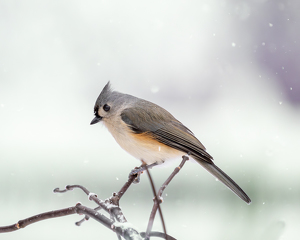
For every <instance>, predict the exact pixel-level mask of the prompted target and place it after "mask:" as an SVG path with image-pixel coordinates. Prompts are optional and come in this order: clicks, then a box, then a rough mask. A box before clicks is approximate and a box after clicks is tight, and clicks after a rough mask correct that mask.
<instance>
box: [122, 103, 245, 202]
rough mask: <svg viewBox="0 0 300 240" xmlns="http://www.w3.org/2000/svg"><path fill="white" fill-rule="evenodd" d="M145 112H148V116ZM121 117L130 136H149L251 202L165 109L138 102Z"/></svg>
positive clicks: (195, 139)
mask: <svg viewBox="0 0 300 240" xmlns="http://www.w3.org/2000/svg"><path fill="white" fill-rule="evenodd" d="M147 109H151V113H150V112H149V110H147ZM162 116H163V117H162ZM121 118H122V120H123V121H124V122H125V123H126V124H127V125H128V126H129V127H130V128H131V130H132V132H133V133H135V134H141V133H144V134H149V135H151V137H153V138H154V139H156V140H157V141H159V142H161V143H163V144H165V145H167V146H170V147H173V148H175V149H177V150H179V151H182V152H186V153H188V154H190V155H191V156H192V157H193V158H194V159H195V160H196V161H197V162H198V163H199V164H200V165H201V166H203V167H204V168H205V169H206V170H207V171H208V172H210V173H211V174H212V175H214V176H215V177H216V178H218V179H219V180H220V181H221V182H222V183H224V184H225V185H226V186H227V187H228V188H229V189H230V190H231V191H233V192H234V193H235V194H236V195H237V196H239V197H240V198H241V199H242V200H244V201H245V202H246V203H250V202H251V199H250V198H249V197H248V196H247V194H246V193H245V192H244V191H243V190H242V189H241V188H240V187H239V186H238V185H237V184H236V183H235V182H234V181H233V180H232V179H231V178H230V177H229V176H228V175H227V174H226V173H224V172H223V171H222V170H221V169H220V168H218V167H217V166H216V165H215V164H214V163H213V161H212V157H211V156H210V155H209V154H208V153H207V152H206V151H205V147H204V146H203V145H202V144H201V143H200V141H199V140H198V139H197V138H196V137H195V136H194V134H193V133H192V132H191V131H190V130H189V129H188V128H187V127H185V126H184V125H183V124H182V123H181V122H179V121H178V120H176V119H175V118H174V117H173V116H172V115H171V114H170V113H169V112H168V111H166V110H165V109H163V108H161V107H159V106H157V105H155V104H153V103H150V102H146V101H145V102H141V101H139V106H138V107H137V106H135V107H134V108H126V109H125V110H123V112H122V114H121Z"/></svg>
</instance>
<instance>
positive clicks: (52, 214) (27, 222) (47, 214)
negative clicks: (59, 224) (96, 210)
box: [0, 207, 76, 233]
mask: <svg viewBox="0 0 300 240" xmlns="http://www.w3.org/2000/svg"><path fill="white" fill-rule="evenodd" d="M75 213H76V207H69V208H64V209H60V210H55V211H50V212H45V213H40V214H37V215H35V216H32V217H29V218H25V219H23V220H20V221H18V222H17V223H16V224H13V225H10V226H4V227H0V233H4V232H13V231H16V230H19V229H20V228H25V227H27V226H28V225H30V224H33V223H36V222H39V221H42V220H46V219H50V218H57V217H63V216H67V215H71V214H75Z"/></svg>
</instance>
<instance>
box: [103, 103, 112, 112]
mask: <svg viewBox="0 0 300 240" xmlns="http://www.w3.org/2000/svg"><path fill="white" fill-rule="evenodd" d="M103 110H104V111H105V112H108V111H109V110H110V106H108V105H107V104H104V106H103Z"/></svg>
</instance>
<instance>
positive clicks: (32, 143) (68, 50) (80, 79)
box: [0, 0, 300, 240]
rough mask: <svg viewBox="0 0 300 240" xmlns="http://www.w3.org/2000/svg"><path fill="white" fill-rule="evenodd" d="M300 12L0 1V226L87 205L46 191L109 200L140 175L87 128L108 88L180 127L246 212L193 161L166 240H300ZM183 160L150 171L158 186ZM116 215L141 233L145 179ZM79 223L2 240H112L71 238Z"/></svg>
mask: <svg viewBox="0 0 300 240" xmlns="http://www.w3.org/2000/svg"><path fill="white" fill-rule="evenodd" d="M299 10H300V2H299V1H297V0H289V1H279V0H251V1H236V0H221V1H220V0H209V1H208V0H197V1H170V0H164V1H155V0H154V1H148V2H147V1H137V0H134V1H113V0H109V1H105V0H103V1H100V0H97V1H96V0H95V1H92V0H91V1H46V0H45V1H30V0H28V1H10V0H7V1H5V0H0V122H1V124H0V136H1V137H0V161H1V167H0V212H1V214H0V225H2V226H4V225H10V224H13V223H15V222H17V221H18V220H20V219H23V218H26V217H29V216H32V215H35V214H38V213H41V212H45V211H50V210H55V209H59V208H64V207H68V206H73V205H74V204H75V203H76V202H78V201H80V202H82V203H83V204H86V205H89V206H94V205H93V203H91V202H89V201H88V200H87V197H86V196H85V195H84V194H83V193H82V192H80V191H79V190H76V191H72V192H69V193H66V194H53V193H52V190H53V189H54V188H56V187H60V188H63V187H64V186H65V185H67V184H82V185H84V186H86V187H87V188H88V189H90V190H91V191H92V192H96V193H97V194H98V196H99V197H100V198H102V199H105V198H108V197H109V196H111V194H112V192H115V191H118V190H119V189H120V187H121V186H122V184H123V183H124V182H125V181H126V179H127V176H128V173H129V172H130V170H131V169H132V168H134V167H135V166H137V165H139V161H138V160H136V159H133V157H131V156H130V155H128V154H127V153H126V152H124V151H123V150H122V149H121V148H120V147H119V146H118V145H117V143H116V142H115V141H114V139H113V138H112V136H111V135H110V134H109V133H108V131H107V130H106V129H105V127H103V126H101V124H98V125H93V126H90V125H89V123H90V121H91V120H92V118H93V106H94V102H95V100H96V98H97V96H98V94H99V93H100V91H101V90H102V88H103V86H104V85H105V84H106V83H107V82H108V81H109V80H110V81H111V83H112V85H113V87H114V89H116V90H118V91H121V92H125V93H129V94H132V95H135V96H138V97H141V98H144V99H147V100H150V101H152V102H155V103H157V104H159V105H161V106H163V107H164V108H166V109H168V110H169V111H170V112H171V113H172V114H173V115H174V116H176V117H177V118H178V119H179V120H180V121H182V122H183V123H184V124H185V125H187V126H188V127H189V128H190V129H191V130H192V131H193V132H194V133H195V135H196V136H197V137H198V138H199V139H200V141H201V142H202V143H203V144H204V145H205V146H206V148H207V150H208V152H209V153H210V154H211V155H212V156H213V157H214V159H215V163H216V164H217V165H218V166H219V167H221V168H222V169H223V170H224V171H225V172H227V173H228V174H229V175H230V176H231V177H232V178H233V179H234V180H236V181H237V182H238V184H239V185H240V186H241V187H242V188H243V189H244V190H245V191H246V192H247V193H248V194H249V196H250V197H251V199H252V201H253V202H252V204H251V205H246V204H245V203H244V202H242V201H241V200H240V199H239V198H237V197H236V196H235V195H234V194H232V193H231V192H230V191H229V190H228V189H226V187H224V186H223V185H222V184H220V183H219V182H218V181H216V180H215V179H214V178H213V177H212V176H210V175H209V174H208V173H207V172H206V171H205V170H204V169H202V168H201V167H200V166H198V165H197V164H195V163H192V162H188V163H187V164H186V165H185V167H184V168H183V169H182V171H181V172H180V174H179V175H178V176H176V178H175V179H174V180H173V181H172V182H171V184H170V185H169V187H168V188H167V189H166V191H165V194H164V204H163V205H162V208H163V212H164V216H165V220H166V225H167V230H168V233H169V234H170V235H172V236H174V237H175V238H177V239H207V240H210V239H222V240H226V239H228V240H232V239H244V240H248V239H249V240H250V239H251V240H252V239H264V240H275V239H281V240H283V239H289V240H291V239H298V238H299V225H300V211H299V210H300V207H299V200H300V185H299V170H300V168H299V167H300V163H299V155H298V152H299V151H298V149H299V145H300V140H299V134H300V122H299V117H300V109H299V108H300V79H299V78H300V70H299V69H300V68H299V62H300V45H299V41H300V31H299V29H300V22H299V21H300V15H299ZM179 160H180V159H179ZM179 160H178V161H174V162H173V163H171V164H170V166H169V167H164V168H155V169H153V170H152V175H153V177H154V179H155V183H156V186H157V187H158V186H159V185H160V184H162V182H163V181H164V180H165V179H166V177H167V176H168V175H169V174H170V173H171V172H172V170H173V168H174V167H175V166H176V164H178V163H179ZM121 207H122V209H123V211H124V213H125V216H126V217H127V219H128V220H129V221H130V222H131V223H132V224H133V225H135V226H136V227H137V228H138V229H140V230H144V229H146V225H147V221H148V218H149V214H150V210H151V207H152V194H151V190H150V186H149V181H148V179H147V177H146V175H145V176H142V181H141V183H140V184H137V185H134V186H132V187H131V188H130V190H129V191H128V193H127V194H126V195H125V196H124V198H123V199H122V200H121ZM79 219H80V217H79V216H77V215H73V216H68V217H64V218H60V219H54V220H53V219H52V220H47V221H43V222H40V223H37V224H34V225H31V226H29V227H27V228H25V229H22V230H20V231H17V232H14V233H6V234H1V235H0V239H6V240H15V239H29V238H30V239H32V240H35V239H44V240H48V239H49V240H50V239H65V238H68V239H87V238H93V239H95V238H99V239H116V236H115V234H113V233H112V232H110V231H109V230H107V229H105V228H104V227H103V226H102V225H100V224H98V223H96V222H94V221H88V222H86V223H84V225H82V227H76V226H75V225H74V222H75V221H77V220H79ZM154 230H158V231H161V225H160V220H159V219H157V220H156V223H155V226H154Z"/></svg>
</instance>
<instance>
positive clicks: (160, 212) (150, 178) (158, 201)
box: [146, 168, 167, 236]
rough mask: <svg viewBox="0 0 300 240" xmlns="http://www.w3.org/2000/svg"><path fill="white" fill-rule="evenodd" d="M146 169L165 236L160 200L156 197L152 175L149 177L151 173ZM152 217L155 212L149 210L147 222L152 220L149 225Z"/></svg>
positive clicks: (165, 230)
mask: <svg viewBox="0 0 300 240" xmlns="http://www.w3.org/2000/svg"><path fill="white" fill-rule="evenodd" d="M146 171H147V174H148V177H149V180H150V184H151V189H152V192H153V196H154V198H153V201H155V202H156V204H157V206H158V212H159V215H160V219H161V224H162V227H163V230H164V233H165V236H167V229H166V225H165V221H164V217H163V214H162V210H161V207H160V200H159V199H158V198H157V194H156V189H155V185H154V182H153V179H152V177H151V174H150V171H149V169H148V168H146ZM154 218H155V213H154V214H153V212H151V215H150V219H149V222H150V221H151V222H152V223H151V225H153V222H154Z"/></svg>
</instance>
